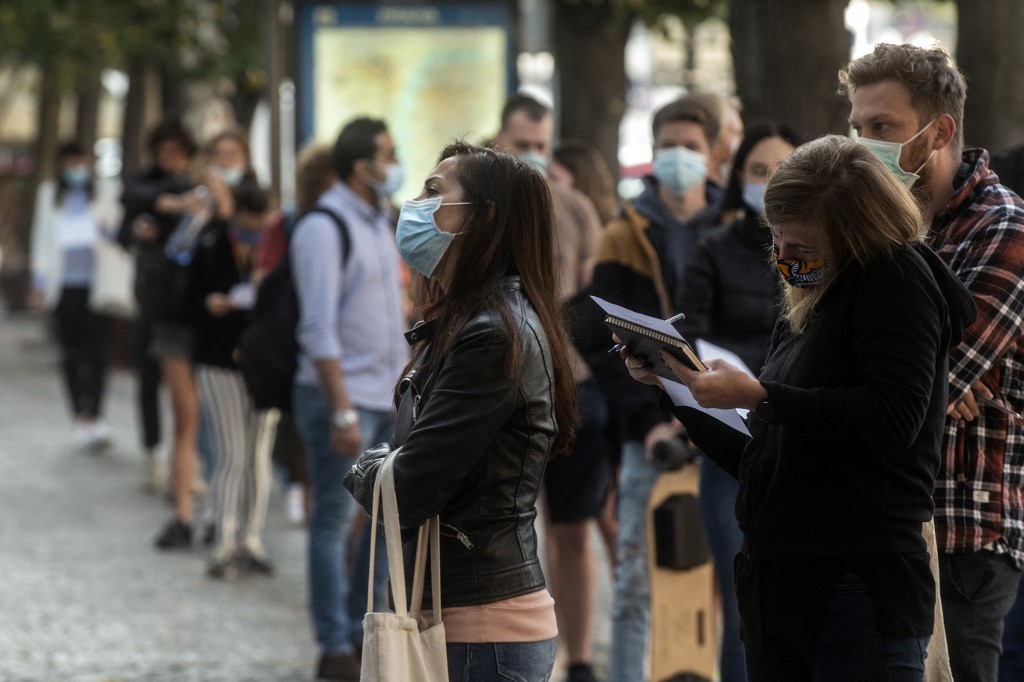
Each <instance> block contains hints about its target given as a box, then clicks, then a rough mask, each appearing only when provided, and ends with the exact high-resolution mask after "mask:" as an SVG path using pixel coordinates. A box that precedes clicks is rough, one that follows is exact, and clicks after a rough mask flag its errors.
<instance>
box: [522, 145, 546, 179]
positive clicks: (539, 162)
mask: <svg viewBox="0 0 1024 682" xmlns="http://www.w3.org/2000/svg"><path fill="white" fill-rule="evenodd" d="M518 156H519V160H520V161H522V162H523V163H525V164H526V165H527V166H529V167H530V168H532V169H533V170H535V171H537V172H538V173H540V174H541V175H543V176H545V177H547V174H548V163H550V159H548V157H546V156H544V155H543V154H541V153H540V152H532V151H531V152H523V153H522V154H519V155H518Z"/></svg>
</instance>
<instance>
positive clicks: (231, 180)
mask: <svg viewBox="0 0 1024 682" xmlns="http://www.w3.org/2000/svg"><path fill="white" fill-rule="evenodd" d="M213 172H214V173H215V174H216V175H217V177H219V178H220V179H221V181H222V182H223V183H224V184H225V185H227V186H228V187H237V186H238V185H239V184H241V182H242V178H244V177H245V168H244V167H243V166H231V167H229V168H223V167H221V166H216V167H215V168H214V171H213Z"/></svg>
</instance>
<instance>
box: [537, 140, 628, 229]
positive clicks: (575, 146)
mask: <svg viewBox="0 0 1024 682" xmlns="http://www.w3.org/2000/svg"><path fill="white" fill-rule="evenodd" d="M551 156H552V158H553V159H554V160H555V161H557V162H558V163H560V164H562V165H563V166H565V167H566V168H567V169H568V170H569V172H570V173H572V180H573V182H572V184H573V187H575V188H576V189H578V190H579V191H581V192H583V193H584V194H586V195H587V198H588V199H590V201H591V202H593V204H594V208H595V209H597V215H598V217H600V218H601V224H602V225H604V224H607V223H608V221H609V220H611V219H612V218H614V217H615V214H616V213H617V212H618V209H619V201H618V195H617V194H616V191H615V180H613V179H612V174H611V171H609V170H608V164H606V163H605V162H604V158H603V157H602V156H601V153H600V152H598V151H597V149H596V148H595V147H594V146H593V145H591V144H589V143H587V142H582V141H580V140H563V141H562V143H561V144H559V145H558V146H557V147H555V151H554V152H552V154H551Z"/></svg>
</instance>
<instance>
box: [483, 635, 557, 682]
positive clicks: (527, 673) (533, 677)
mask: <svg viewBox="0 0 1024 682" xmlns="http://www.w3.org/2000/svg"><path fill="white" fill-rule="evenodd" d="M494 657H495V662H496V664H497V672H498V677H499V678H500V679H503V680H510V681H511V682H547V680H549V679H550V678H551V671H552V669H553V668H554V667H555V639H547V640H544V641H541V642H498V643H496V644H495V645H494Z"/></svg>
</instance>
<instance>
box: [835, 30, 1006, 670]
mask: <svg viewBox="0 0 1024 682" xmlns="http://www.w3.org/2000/svg"><path fill="white" fill-rule="evenodd" d="M839 79H840V92H841V93H842V94H845V95H847V96H848V97H849V99H850V104H851V111H850V125H851V126H852V127H853V128H854V130H856V131H857V134H858V136H859V139H858V141H859V142H861V143H862V144H864V145H865V146H867V147H868V148H869V149H871V150H872V151H873V152H875V154H877V155H878V156H879V158H881V159H882V161H883V162H885V163H886V165H887V166H889V168H890V170H892V171H893V173H894V174H895V175H896V176H897V177H898V178H899V179H900V180H902V181H903V182H904V184H906V185H907V186H908V187H910V188H911V189H912V192H913V193H914V195H915V196H916V197H917V198H918V200H919V201H920V203H921V206H922V210H923V211H924V214H925V220H926V221H927V222H929V223H930V230H929V236H928V240H929V244H930V245H931V246H932V248H934V249H935V250H936V252H937V253H938V254H939V255H940V256H941V257H942V258H943V259H944V260H945V261H946V263H947V264H948V265H949V267H950V268H951V269H952V270H953V271H954V272H955V273H956V274H957V276H958V277H959V278H960V279H961V281H963V283H964V284H965V285H966V286H967V288H968V289H969V290H970V291H971V293H972V294H973V295H974V300H975V303H976V304H977V307H978V317H977V319H976V321H975V323H974V324H973V325H972V326H971V327H970V328H969V329H968V330H967V331H966V332H965V334H964V339H963V342H962V343H961V344H960V345H959V346H958V347H957V348H955V349H954V350H953V351H952V352H951V353H950V365H949V368H950V369H949V400H950V408H949V416H948V417H947V420H946V430H945V435H944V438H943V446H942V457H941V463H940V466H939V473H938V477H937V479H936V490H935V495H934V497H935V505H936V509H935V531H936V536H937V540H938V546H939V549H940V552H941V553H940V556H939V574H940V583H941V584H940V592H941V597H942V607H943V611H944V613H945V624H946V634H947V639H948V643H949V653H950V663H951V666H952V671H953V677H954V679H956V680H957V682H971V681H973V680H978V681H979V682H981V681H986V682H988V681H991V680H995V679H996V676H997V670H998V662H999V652H1000V648H1001V646H1000V645H1001V638H1002V628H1003V618H1004V617H1005V615H1006V613H1007V612H1008V611H1009V609H1010V606H1011V605H1012V604H1013V601H1014V598H1015V596H1016V593H1017V584H1018V582H1019V577H1020V574H1021V570H1022V568H1024V496H1022V490H1024V489H1022V483H1024V430H1022V424H1021V422H1020V417H1019V416H1018V415H1019V414H1020V413H1021V411H1022V409H1024V202H1022V201H1021V199H1020V198H1019V197H1018V196H1017V195H1016V194H1014V193H1013V192H1011V191H1010V190H1008V189H1007V188H1006V187H1004V186H1002V185H1000V184H999V179H998V178H997V177H996V175H995V174H994V173H992V172H991V171H990V170H989V169H988V158H989V157H988V152H986V151H985V150H984V149H967V150H962V149H961V147H962V133H961V132H960V131H961V130H962V122H963V110H964V100H965V98H966V90H967V89H966V86H965V84H964V80H963V77H962V75H961V74H960V72H959V71H958V70H957V69H956V67H955V66H953V64H952V63H951V60H950V58H949V55H948V54H947V53H946V52H945V51H944V50H942V49H941V48H932V49H922V48H918V47H914V46H911V45H878V46H876V47H875V50H874V51H873V52H872V53H871V54H868V55H866V56H864V57H860V58H858V59H855V60H853V61H852V62H850V63H849V64H848V65H847V66H846V68H844V69H843V70H842V71H841V72H840V74H839Z"/></svg>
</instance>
